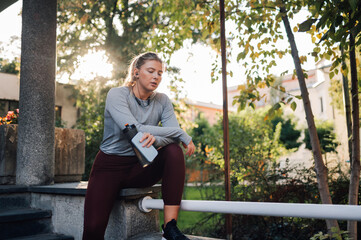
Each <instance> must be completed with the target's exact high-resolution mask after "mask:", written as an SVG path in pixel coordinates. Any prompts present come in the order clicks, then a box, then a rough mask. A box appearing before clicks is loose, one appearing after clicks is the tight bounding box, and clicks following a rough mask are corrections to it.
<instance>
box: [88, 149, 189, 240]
mask: <svg viewBox="0 0 361 240" xmlns="http://www.w3.org/2000/svg"><path fill="white" fill-rule="evenodd" d="M184 176H185V165H184V156H183V151H182V149H181V148H180V146H179V145H178V144H169V145H167V146H165V147H163V148H161V149H160V150H159V151H158V156H157V157H156V158H155V160H154V162H153V163H152V164H151V165H149V166H148V167H145V168H143V167H142V166H141V165H140V164H139V163H138V159H137V158H136V157H125V156H123V157H122V156H116V155H107V154H105V153H103V152H102V151H99V153H98V154H97V156H96V158H95V161H94V164H93V167H92V170H91V173H90V178H89V182H88V189H87V192H86V196H85V206H84V232H83V240H90V239H94V240H99V239H104V234H105V230H106V227H107V224H108V220H109V215H110V212H111V210H112V208H113V205H114V202H115V200H116V198H117V196H118V194H119V191H120V189H122V188H142V187H149V186H152V185H154V184H155V183H157V182H158V181H159V180H160V179H162V197H163V201H164V204H165V205H179V204H180V202H181V199H182V193H183V187H184Z"/></svg>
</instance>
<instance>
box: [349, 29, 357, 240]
mask: <svg viewBox="0 0 361 240" xmlns="http://www.w3.org/2000/svg"><path fill="white" fill-rule="evenodd" d="M350 65H351V95H352V126H353V127H352V159H351V176H350V186H349V191H348V204H349V205H357V204H358V191H359V182H360V132H359V131H360V119H359V102H358V82H357V69H356V56H355V39H354V36H353V34H352V33H351V34H350ZM347 231H348V232H349V237H350V239H354V240H356V239H357V221H348V222H347Z"/></svg>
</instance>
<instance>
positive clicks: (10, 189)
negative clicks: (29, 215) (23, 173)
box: [0, 185, 28, 194]
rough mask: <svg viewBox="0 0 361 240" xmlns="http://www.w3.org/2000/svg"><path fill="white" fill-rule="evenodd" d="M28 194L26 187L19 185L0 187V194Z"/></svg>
mask: <svg viewBox="0 0 361 240" xmlns="http://www.w3.org/2000/svg"><path fill="white" fill-rule="evenodd" d="M25 192H28V187H27V186H21V185H0V194H7V193H25Z"/></svg>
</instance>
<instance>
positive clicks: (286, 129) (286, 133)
mask: <svg viewBox="0 0 361 240" xmlns="http://www.w3.org/2000/svg"><path fill="white" fill-rule="evenodd" d="M271 122H272V125H273V129H274V131H275V130H276V127H277V125H278V123H281V124H282V125H281V126H282V128H281V135H280V141H281V143H282V144H283V145H284V146H285V147H286V149H295V148H298V147H299V146H300V145H301V142H299V141H298V139H299V138H300V136H301V131H300V130H297V129H296V124H295V123H294V122H292V120H291V119H290V118H288V119H284V118H282V117H281V116H276V117H274V118H272V120H271Z"/></svg>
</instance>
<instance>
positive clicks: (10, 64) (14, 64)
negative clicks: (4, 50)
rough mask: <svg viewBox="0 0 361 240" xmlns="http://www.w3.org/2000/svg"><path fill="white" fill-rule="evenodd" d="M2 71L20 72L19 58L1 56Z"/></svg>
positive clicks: (0, 69)
mask: <svg viewBox="0 0 361 240" xmlns="http://www.w3.org/2000/svg"><path fill="white" fill-rule="evenodd" d="M0 72H3V73H11V74H17V75H18V74H19V72H20V62H19V60H18V59H17V58H15V59H14V60H12V61H10V60H8V59H3V58H0Z"/></svg>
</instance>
